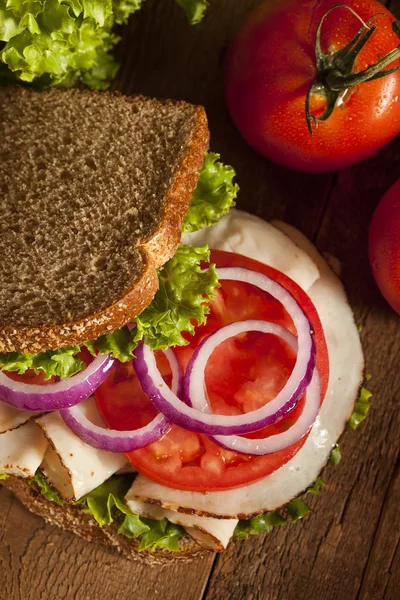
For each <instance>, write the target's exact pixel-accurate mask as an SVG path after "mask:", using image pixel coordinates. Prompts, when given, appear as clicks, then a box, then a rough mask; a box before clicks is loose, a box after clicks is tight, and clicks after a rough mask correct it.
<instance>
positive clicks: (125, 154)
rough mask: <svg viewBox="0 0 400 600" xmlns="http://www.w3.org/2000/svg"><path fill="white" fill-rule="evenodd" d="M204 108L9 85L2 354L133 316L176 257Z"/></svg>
mask: <svg viewBox="0 0 400 600" xmlns="http://www.w3.org/2000/svg"><path fill="white" fill-rule="evenodd" d="M208 144H209V133H208V127H207V119H206V116H205V112H204V109H203V108H202V107H199V106H193V105H190V104H187V103H185V102H174V101H168V100H166V101H159V100H153V99H149V98H143V97H124V96H121V95H115V94H109V93H98V92H89V91H80V90H51V91H46V92H37V91H28V90H24V89H20V88H17V87H13V86H11V87H4V88H0V256H1V261H0V282H1V285H0V352H9V351H14V350H16V351H23V352H32V353H36V352H39V351H43V350H47V349H57V348H59V347H62V346H66V345H75V344H80V343H82V342H85V341H87V340H90V339H95V338H97V337H99V336H100V335H102V334H105V333H107V332H112V331H114V330H115V329H117V328H119V327H121V326H122V325H124V324H126V323H127V322H129V321H130V320H132V319H133V318H134V317H135V316H136V315H138V314H140V312H141V311H142V310H143V309H144V308H145V307H146V306H147V305H148V304H149V303H150V302H151V300H152V298H153V296H154V294H155V292H156V289H157V286H158V278H157V273H156V268H157V267H159V266H161V265H163V264H164V263H165V262H166V261H167V260H168V259H169V258H170V257H171V256H173V255H174V253H175V251H176V248H177V246H178V244H179V240H180V235H181V228H182V224H183V220H184V217H185V215H186V213H187V210H188V205H189V201H190V197H191V194H192V192H193V190H194V188H195V186H196V183H197V178H198V173H199V170H200V169H201V167H202V164H203V161H204V152H205V151H206V150H207V149H208Z"/></svg>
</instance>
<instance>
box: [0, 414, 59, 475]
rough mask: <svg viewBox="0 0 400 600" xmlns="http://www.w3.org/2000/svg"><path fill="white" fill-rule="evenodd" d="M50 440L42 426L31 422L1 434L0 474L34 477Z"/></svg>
mask: <svg viewBox="0 0 400 600" xmlns="http://www.w3.org/2000/svg"><path fill="white" fill-rule="evenodd" d="M47 446H48V442H47V440H46V438H45V436H44V435H43V432H42V430H41V429H40V427H38V426H37V425H36V423H33V422H30V423H26V424H25V425H22V426H21V427H18V429H13V430H12V431H7V432H6V433H2V434H1V435H0V474H2V475H4V474H7V475H15V476H16V477H25V478H27V477H34V476H35V473H36V471H37V469H38V468H39V466H40V464H41V462H42V460H43V457H44V455H45V452H46V448H47Z"/></svg>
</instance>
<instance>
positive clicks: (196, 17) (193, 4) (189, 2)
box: [176, 0, 208, 25]
mask: <svg viewBox="0 0 400 600" xmlns="http://www.w3.org/2000/svg"><path fill="white" fill-rule="evenodd" d="M176 1H177V3H178V4H179V6H181V7H182V8H183V10H184V11H185V13H186V16H187V18H188V21H189V23H190V24H191V25H196V24H197V23H200V21H201V20H202V18H203V16H204V12H205V10H206V8H207V6H208V2H207V1H206V0H176Z"/></svg>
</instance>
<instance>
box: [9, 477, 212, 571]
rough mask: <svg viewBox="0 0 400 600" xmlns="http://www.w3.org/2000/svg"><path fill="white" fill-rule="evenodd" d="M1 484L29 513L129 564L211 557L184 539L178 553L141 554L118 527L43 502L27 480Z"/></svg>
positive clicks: (75, 509) (13, 479)
mask: <svg viewBox="0 0 400 600" xmlns="http://www.w3.org/2000/svg"><path fill="white" fill-rule="evenodd" d="M0 483H1V484H2V485H3V486H4V487H6V488H7V489H9V490H10V491H11V492H12V493H13V494H14V495H15V496H16V497H17V498H18V499H19V501H20V502H22V504H23V505H24V506H25V507H26V508H27V509H28V510H29V511H30V512H32V513H34V514H36V515H38V516H39V517H42V518H43V519H44V520H45V521H46V522H47V523H50V524H51V525H56V526H57V527H60V528H61V529H64V530H66V531H71V532H72V533H74V534H75V535H78V536H79V537H81V538H83V539H84V540H86V541H88V542H94V543H98V544H102V545H103V546H107V547H108V548H114V549H115V550H117V551H118V552H119V553H120V554H121V555H122V556H124V557H125V558H127V559H128V560H132V561H138V562H142V563H143V562H144V563H147V564H151V565H160V564H172V563H173V562H181V563H182V562H183V563H185V562H190V561H192V560H194V559H195V558H201V557H205V556H209V555H210V552H211V551H210V550H207V549H205V548H202V547H201V546H199V545H198V544H197V543H196V542H195V541H194V540H193V539H191V538H184V539H183V540H181V541H180V542H179V545H180V552H169V551H168V550H164V549H161V548H156V549H155V550H153V551H149V550H145V551H141V552H140V551H139V545H140V542H139V541H138V540H136V539H128V538H126V537H124V536H122V535H119V534H118V532H117V529H118V524H112V525H105V526H103V527H100V526H99V525H98V524H97V523H96V521H95V520H94V519H93V518H92V517H91V516H90V515H88V514H85V513H84V512H82V511H81V510H80V509H79V508H78V507H76V506H73V505H71V504H66V505H64V506H59V505H58V504H56V503H54V502H50V501H49V500H46V498H44V497H43V496H42V495H41V494H40V493H39V492H37V491H36V490H35V489H34V488H33V487H32V486H30V485H29V482H28V480H26V479H19V478H17V477H9V478H8V479H5V480H2V481H1V482H0Z"/></svg>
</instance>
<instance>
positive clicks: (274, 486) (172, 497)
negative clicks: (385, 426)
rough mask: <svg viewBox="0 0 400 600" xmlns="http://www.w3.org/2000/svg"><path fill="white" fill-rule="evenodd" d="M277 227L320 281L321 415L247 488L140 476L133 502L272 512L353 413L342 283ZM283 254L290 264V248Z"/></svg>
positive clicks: (349, 331) (301, 485)
mask: <svg viewBox="0 0 400 600" xmlns="http://www.w3.org/2000/svg"><path fill="white" fill-rule="evenodd" d="M275 226H276V227H279V229H280V230H281V231H283V232H284V233H285V234H287V235H288V236H290V238H291V239H292V240H293V241H294V242H295V243H296V244H298V246H299V247H301V248H302V250H303V251H304V252H306V253H307V254H308V255H309V257H310V259H311V260H312V261H313V262H315V264H316V265H317V267H318V269H319V272H320V278H319V279H318V280H317V281H316V282H315V283H314V284H313V285H312V286H311V288H310V289H309V290H308V292H307V293H308V295H309V297H310V298H311V300H312V301H313V303H314V305H315V307H316V309H317V311H318V314H319V317H320V319H321V322H322V325H323V328H324V332H325V337H326V341H327V345H328V351H329V359H330V377H329V386H328V391H327V394H326V397H325V400H324V402H323V405H322V409H321V412H320V415H319V417H318V418H317V421H316V423H315V425H314V427H313V428H312V430H311V433H310V435H309V437H308V439H307V441H306V442H305V444H304V446H303V447H302V448H301V450H300V451H299V452H298V453H297V454H296V455H295V456H294V457H293V458H292V460H290V461H289V462H288V463H287V464H286V465H284V466H283V467H281V468H280V469H278V471H276V472H275V473H273V474H271V475H269V476H268V477H265V478H264V479H262V480H261V481H258V482H256V483H253V484H250V485H248V486H245V487H242V488H238V489H235V490H227V491H221V492H209V493H206V494H201V493H197V492H189V491H180V490H176V489H172V488H168V487H166V486H163V485H160V484H158V483H154V482H152V481H150V480H149V479H147V478H146V477H144V476H142V475H139V476H138V477H137V479H136V481H135V494H134V497H135V499H136V500H139V501H142V502H150V503H151V502H157V503H159V504H161V506H163V507H164V508H167V509H169V510H175V511H176V510H178V511H179V510H183V511H187V510H192V511H195V512H196V513H197V514H199V515H207V516H211V517H212V516H217V517H220V518H246V517H250V516H252V515H255V514H258V513H261V512H266V511H272V510H275V509H277V508H279V507H281V506H283V505H284V504H287V503H288V502H289V501H290V500H291V499H292V498H294V497H296V496H298V495H299V494H301V493H302V492H303V491H304V490H305V489H306V488H307V487H308V486H310V485H311V484H312V483H313V482H314V481H315V480H316V478H317V477H318V475H319V473H320V471H321V469H322V468H323V466H324V465H325V464H326V462H327V460H328V459H329V456H330V453H331V451H332V448H333V446H334V444H335V443H336V442H337V440H338V438H339V436H340V434H341V433H342V432H343V429H344V427H345V424H346V422H347V421H348V419H349V418H350V416H351V413H352V411H353V409H354V402H355V399H356V398H357V395H358V389H359V386H360V384H361V382H362V378H363V371H364V357H363V353H362V348H361V343H360V338H359V334H358V331H357V327H356V325H355V322H354V317H353V313H352V310H351V308H350V306H349V304H348V302H347V297H346V294H345V291H344V289H343V286H342V284H341V282H340V280H339V279H338V278H337V276H336V275H335V274H334V273H333V271H332V270H331V269H330V267H329V266H328V265H327V263H326V262H325V261H324V259H323V258H322V256H321V255H320V254H319V253H318V252H317V250H316V248H315V247H314V246H313V245H312V244H311V242H309V241H308V240H307V239H306V238H305V237H304V236H303V235H302V234H301V233H300V232H299V231H297V230H296V229H294V228H293V227H290V226H289V225H285V224H284V223H275ZM273 240H274V237H268V238H267V237H265V242H264V244H265V250H266V252H267V251H268V249H269V252H271V251H270V246H271V244H272V243H273ZM280 248H282V246H280ZM233 249H234V250H235V248H233ZM287 252H288V253H289V254H288V256H287V260H288V261H289V260H290V253H291V252H292V250H291V249H290V246H288V247H287ZM258 258H259V260H263V248H260V256H259V257H258ZM279 262H281V259H280V260H279ZM272 266H276V267H278V265H274V264H272ZM278 268H279V267H278Z"/></svg>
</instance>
